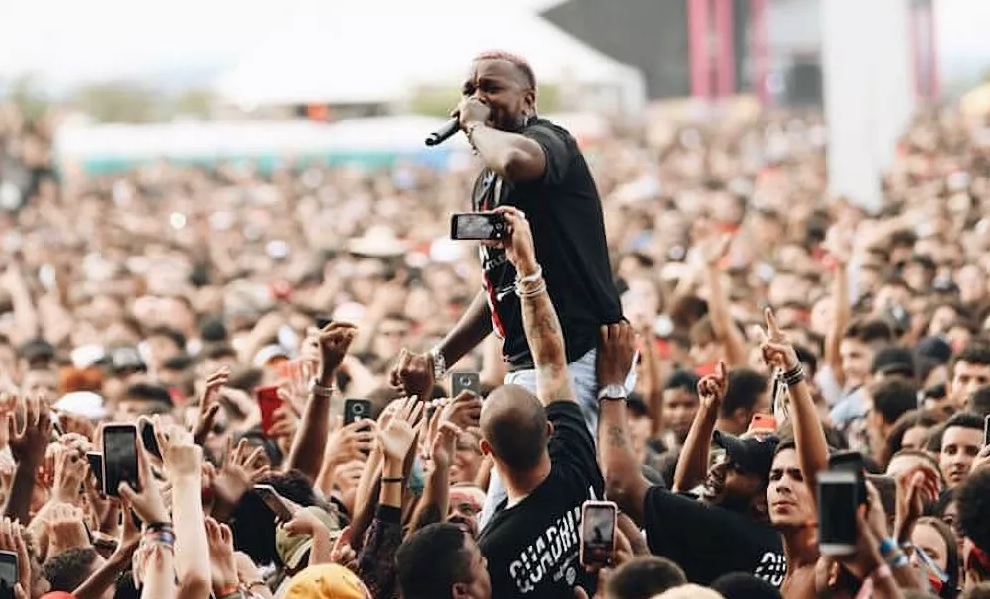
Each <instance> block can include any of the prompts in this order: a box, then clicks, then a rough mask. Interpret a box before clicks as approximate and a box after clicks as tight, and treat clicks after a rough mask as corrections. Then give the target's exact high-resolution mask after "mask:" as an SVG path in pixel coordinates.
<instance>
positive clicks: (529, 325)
mask: <svg viewBox="0 0 990 599" xmlns="http://www.w3.org/2000/svg"><path fill="white" fill-rule="evenodd" d="M496 212H498V213H499V214H501V215H502V216H503V218H505V222H506V224H507V225H508V229H509V238H508V239H506V240H505V241H504V242H503V244H504V246H505V253H506V257H507V258H508V259H509V261H510V262H512V264H513V266H515V267H516V272H517V273H518V277H519V280H520V283H519V285H517V291H518V292H519V301H520V304H522V307H521V310H522V321H523V331H525V333H526V341H527V342H528V343H529V351H530V353H531V354H532V355H533V363H534V364H535V365H536V396H537V397H538V398H540V401H541V402H543V405H550V404H552V403H554V402H556V401H576V399H575V395H574V389H573V388H572V387H571V377H570V375H569V374H568V372H567V352H566V351H565V350H564V334H563V332H562V330H561V328H560V320H558V319H557V311H556V310H555V309H554V307H553V302H552V301H550V295H549V294H548V293H547V286H546V281H545V280H544V278H543V276H542V274H541V269H540V265H539V264H538V263H537V262H536V252H535V250H534V249H533V234H532V232H531V231H530V229H529V223H528V222H527V221H526V218H525V216H524V215H523V214H522V212H520V211H519V210H517V209H515V208H509V207H505V208H499V209H498V210H496Z"/></svg>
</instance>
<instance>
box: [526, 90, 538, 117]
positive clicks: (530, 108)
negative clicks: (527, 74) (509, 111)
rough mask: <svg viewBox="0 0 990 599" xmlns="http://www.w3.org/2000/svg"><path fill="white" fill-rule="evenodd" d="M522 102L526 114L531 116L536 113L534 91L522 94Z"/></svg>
mask: <svg viewBox="0 0 990 599" xmlns="http://www.w3.org/2000/svg"><path fill="white" fill-rule="evenodd" d="M523 102H524V103H525V104H526V114H527V115H532V114H533V113H534V112H536V90H535V89H531V90H528V91H526V93H525V94H523Z"/></svg>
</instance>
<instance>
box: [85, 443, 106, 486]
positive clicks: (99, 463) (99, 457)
mask: <svg viewBox="0 0 990 599" xmlns="http://www.w3.org/2000/svg"><path fill="white" fill-rule="evenodd" d="M86 461H87V462H89V469H90V470H92V471H93V476H95V477H96V486H97V487H98V488H100V489H102V488H103V454H102V453H99V452H96V451H88V452H86Z"/></svg>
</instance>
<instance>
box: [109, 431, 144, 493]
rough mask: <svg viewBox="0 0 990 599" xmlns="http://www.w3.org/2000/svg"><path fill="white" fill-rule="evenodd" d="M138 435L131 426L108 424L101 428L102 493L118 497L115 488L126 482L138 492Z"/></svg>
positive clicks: (139, 488) (139, 487)
mask: <svg viewBox="0 0 990 599" xmlns="http://www.w3.org/2000/svg"><path fill="white" fill-rule="evenodd" d="M137 440H138V433H137V427H136V426H134V425H133V424H108V425H107V426H106V427H104V428H103V492H104V493H105V494H107V495H111V496H113V497H116V496H118V493H117V487H119V486H120V483H124V482H126V483H127V484H129V485H130V486H131V488H132V489H134V490H135V491H138V492H140V490H141V486H140V482H141V481H140V477H139V476H138V472H139V469H138V453H137V452H138V445H137Z"/></svg>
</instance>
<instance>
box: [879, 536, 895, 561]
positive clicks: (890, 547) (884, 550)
mask: <svg viewBox="0 0 990 599" xmlns="http://www.w3.org/2000/svg"><path fill="white" fill-rule="evenodd" d="M898 549H899V547H898V546H897V541H895V540H894V539H892V538H890V537H887V538H886V539H884V540H882V541H880V547H878V548H877V550H878V551H879V552H880V556H881V557H887V556H888V555H891V554H892V553H894V552H895V551H897V550H898Z"/></svg>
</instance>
